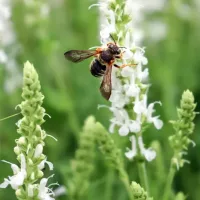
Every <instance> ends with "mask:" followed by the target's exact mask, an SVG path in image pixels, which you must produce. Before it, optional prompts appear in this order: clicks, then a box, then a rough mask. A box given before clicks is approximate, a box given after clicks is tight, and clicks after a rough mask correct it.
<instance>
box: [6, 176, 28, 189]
mask: <svg viewBox="0 0 200 200" xmlns="http://www.w3.org/2000/svg"><path fill="white" fill-rule="evenodd" d="M9 178H10V185H11V187H12V188H13V189H14V190H16V189H18V187H19V186H21V185H23V183H24V179H25V174H24V173H23V172H19V173H18V174H17V175H14V176H12V177H9Z"/></svg>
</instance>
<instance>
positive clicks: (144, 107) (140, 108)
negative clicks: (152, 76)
mask: <svg viewBox="0 0 200 200" xmlns="http://www.w3.org/2000/svg"><path fill="white" fill-rule="evenodd" d="M94 6H99V8H100V13H101V22H102V23H101V25H100V41H101V43H102V46H103V47H105V46H106V45H107V43H108V42H112V38H114V39H115V41H116V43H117V45H118V46H121V47H125V48H123V50H122V58H120V59H118V60H117V65H119V66H122V65H127V66H125V67H124V68H123V69H116V68H115V67H114V66H113V70H112V76H111V80H112V93H111V96H110V99H109V101H110V102H111V106H110V108H109V109H110V111H111V112H112V113H113V117H112V119H111V120H110V122H111V124H110V132H112V133H113V132H114V131H115V129H116V130H117V131H118V133H119V135H120V136H131V142H132V150H130V151H129V152H127V153H126V156H127V157H128V158H133V157H134V156H135V155H136V154H137V153H139V152H140V153H141V154H142V155H144V157H145V158H146V160H147V161H151V160H153V159H154V158H155V156H156V154H155V152H154V151H153V150H151V149H145V148H144V145H143V142H142V137H141V136H142V132H143V127H144V126H146V124H153V125H154V126H155V128H156V129H161V128H162V126H163V122H162V121H161V120H160V119H159V116H153V112H154V111H155V110H154V105H155V104H156V103H159V104H160V105H161V103H160V102H157V101H156V102H154V103H150V104H149V105H148V101H147V99H148V89H149V86H150V84H149V83H147V81H148V76H149V71H148V68H147V67H145V69H144V68H143V66H144V65H147V64H148V60H147V58H146V57H145V48H144V47H139V46H138V45H139V43H140V42H141V39H142V37H143V36H142V34H143V33H142V32H141V30H138V29H137V28H135V27H134V26H135V25H136V23H135V20H137V18H142V14H141V10H144V7H143V6H142V3H141V2H139V1H137V0H136V1H135V0H134V1H133V0H127V1H121V2H119V1H116V0H109V1H104V0H101V1H100V2H99V3H98V4H95V5H94ZM123 9H124V10H123ZM111 36H112V37H111ZM133 135H135V136H133ZM135 143H138V145H135ZM137 148H139V149H137ZM136 150H137V151H136Z"/></svg>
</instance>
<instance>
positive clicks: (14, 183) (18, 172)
mask: <svg viewBox="0 0 200 200" xmlns="http://www.w3.org/2000/svg"><path fill="white" fill-rule="evenodd" d="M4 162H6V163H9V162H7V161H4ZM9 164H11V168H12V170H13V173H14V175H13V176H9V177H8V179H6V178H5V179H4V182H3V183H2V184H0V188H6V187H7V186H8V185H11V187H12V188H13V189H14V190H17V189H18V187H19V186H21V185H23V183H24V179H25V178H26V160H25V157H24V155H23V154H21V169H20V168H19V167H18V166H17V165H15V164H12V163H9Z"/></svg>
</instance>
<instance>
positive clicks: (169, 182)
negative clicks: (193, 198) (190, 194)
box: [163, 164, 176, 200]
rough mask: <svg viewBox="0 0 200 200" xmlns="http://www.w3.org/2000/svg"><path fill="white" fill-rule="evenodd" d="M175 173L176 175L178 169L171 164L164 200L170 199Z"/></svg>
mask: <svg viewBox="0 0 200 200" xmlns="http://www.w3.org/2000/svg"><path fill="white" fill-rule="evenodd" d="M175 173H176V169H175V168H174V166H173V165H172V164H171V166H170V170H169V174H168V177H167V182H166V185H165V189H164V195H163V200H168V199H169V197H170V193H171V186H172V182H173V179H174V175H175Z"/></svg>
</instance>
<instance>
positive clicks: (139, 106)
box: [134, 100, 146, 114]
mask: <svg viewBox="0 0 200 200" xmlns="http://www.w3.org/2000/svg"><path fill="white" fill-rule="evenodd" d="M145 111H146V105H145V104H144V101H143V100H142V101H138V100H136V101H135V105H134V112H135V113H137V114H142V113H144V112H145Z"/></svg>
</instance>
